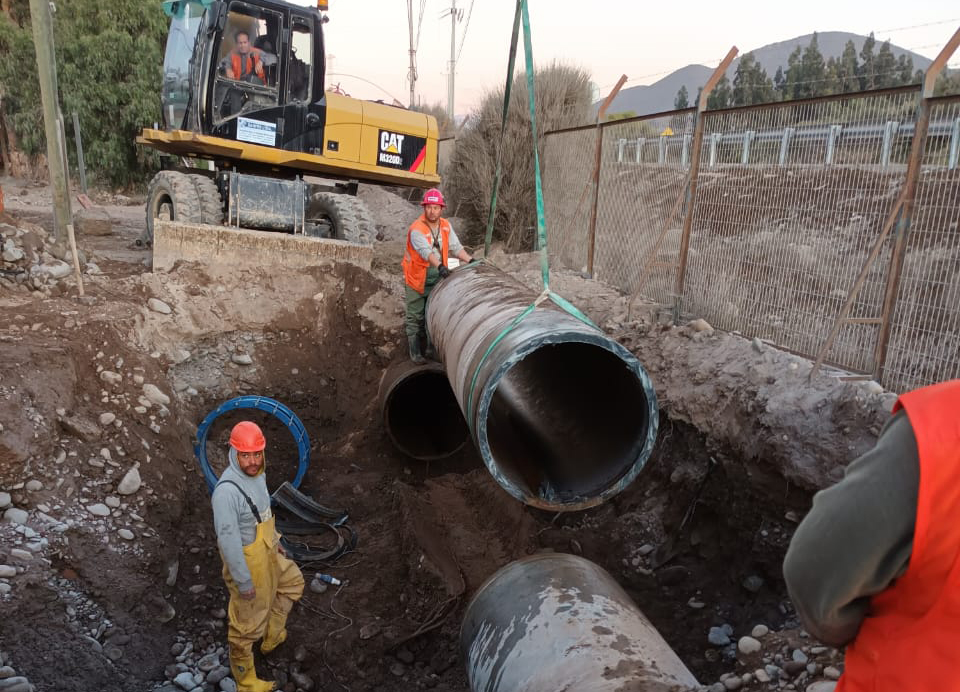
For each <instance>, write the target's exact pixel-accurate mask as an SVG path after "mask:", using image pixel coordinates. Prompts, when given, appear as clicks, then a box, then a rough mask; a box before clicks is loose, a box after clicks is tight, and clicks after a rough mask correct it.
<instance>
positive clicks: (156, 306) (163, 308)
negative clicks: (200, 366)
mask: <svg viewBox="0 0 960 692" xmlns="http://www.w3.org/2000/svg"><path fill="white" fill-rule="evenodd" d="M147 307H148V308H150V309H151V310H153V311H154V312H159V313H160V314H161V315H169V314H170V313H171V312H173V310H172V309H171V308H170V306H169V305H167V304H166V303H164V302H163V301H162V300H160V299H159V298H151V299H150V300H148V301H147ZM191 689H192V688H191Z"/></svg>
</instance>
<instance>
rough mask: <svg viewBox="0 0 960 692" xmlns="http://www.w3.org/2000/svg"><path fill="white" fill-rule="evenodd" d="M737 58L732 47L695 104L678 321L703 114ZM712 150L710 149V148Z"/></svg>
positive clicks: (676, 308) (677, 312)
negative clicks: (709, 99)
mask: <svg viewBox="0 0 960 692" xmlns="http://www.w3.org/2000/svg"><path fill="white" fill-rule="evenodd" d="M736 56H737V47H736V46H733V47H732V48H730V50H729V51H728V52H727V55H726V57H725V58H724V59H723V60H722V61H721V62H720V64H719V65H718V66H717V69H716V70H714V71H713V74H712V75H710V79H708V80H707V83H706V84H705V85H704V87H703V91H701V92H700V101H699V103H697V115H696V122H695V124H694V127H693V157H692V160H691V162H690V181H689V183H688V184H687V195H686V196H687V212H686V214H684V217H683V233H682V234H681V236H680V266H679V267H678V268H677V280H676V283H675V285H674V291H673V293H674V296H673V319H674V321H679V320H680V304H681V301H682V299H683V281H684V278H685V276H686V273H687V254H688V252H689V250H690V228H691V227H692V225H693V208H694V206H695V202H696V200H697V176H698V175H699V173H700V150H701V149H702V148H703V114H704V113H705V112H706V110H707V97H708V96H710V92H711V91H713V88H714V87H715V86H716V85H717V82H719V81H720V78H721V77H723V76H724V75H725V74H726V73H727V68H728V67H730V63H731V62H733V59H734V58H735V57H736ZM711 149H712V147H711Z"/></svg>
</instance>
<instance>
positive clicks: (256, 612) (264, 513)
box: [212, 421, 303, 692]
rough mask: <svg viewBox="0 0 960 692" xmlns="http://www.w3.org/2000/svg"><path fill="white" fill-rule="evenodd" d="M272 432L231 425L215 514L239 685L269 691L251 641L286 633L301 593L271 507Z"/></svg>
mask: <svg viewBox="0 0 960 692" xmlns="http://www.w3.org/2000/svg"><path fill="white" fill-rule="evenodd" d="M266 446H267V441H266V438H264V436H263V432H262V431H261V430H260V427H259V426H258V425H257V424H256V423H253V422H251V421H241V422H240V423H237V424H236V425H235V426H234V427H233V430H232V431H231V432H230V452H229V458H230V463H229V465H228V466H227V468H226V469H225V470H224V471H223V473H222V474H221V475H220V480H219V481H218V482H217V485H216V487H214V489H213V499H212V504H213V522H214V527H215V528H216V532H217V544H218V546H219V547H220V557H221V558H222V560H223V580H224V582H226V585H227V591H228V592H229V594H230V604H229V606H228V613H229V623H228V627H227V643H228V645H229V649H230V670H231V672H232V673H233V677H234V680H235V681H236V683H237V690H238V692H267V691H268V690H273V689H275V688H276V686H275V684H274V683H273V682H269V681H266V680H261V679H260V678H258V677H257V672H256V670H254V665H253V645H254V643H256V641H257V640H258V639H261V638H262V639H263V641H262V642H261V644H260V651H262V652H263V653H264V654H268V653H270V652H271V651H273V650H274V649H276V648H277V647H278V646H280V645H281V644H282V643H283V642H284V641H285V640H286V638H287V629H286V626H287V615H288V614H289V613H290V609H291V608H292V607H293V604H294V602H295V601H298V600H299V599H300V596H301V595H302V594H303V575H302V574H301V573H300V568H299V567H297V565H296V564H295V563H294V562H292V561H291V560H288V559H287V558H286V556H285V555H284V551H283V546H281V545H280V534H278V533H277V530H276V527H275V526H274V517H273V514H272V512H271V511H270V493H269V491H268V490H267V479H266V476H265V475H264V471H265V468H266V459H265V456H264V449H265V448H266Z"/></svg>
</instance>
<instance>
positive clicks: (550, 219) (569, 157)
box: [543, 127, 600, 271]
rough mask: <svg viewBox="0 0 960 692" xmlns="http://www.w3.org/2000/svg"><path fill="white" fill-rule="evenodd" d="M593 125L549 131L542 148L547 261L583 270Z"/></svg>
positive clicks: (593, 151)
mask: <svg viewBox="0 0 960 692" xmlns="http://www.w3.org/2000/svg"><path fill="white" fill-rule="evenodd" d="M599 136H600V130H599V128H597V127H587V128H577V129H573V130H566V131H560V132H556V133H551V134H550V136H549V137H547V138H546V143H545V146H544V150H543V170H544V171H550V175H544V176H543V196H544V199H545V200H550V201H549V203H545V206H544V213H545V214H546V224H547V248H548V251H549V253H550V261H551V262H556V263H559V264H561V265H563V266H565V267H567V268H569V269H576V270H577V271H584V270H586V268H587V259H588V258H587V255H588V253H589V248H590V236H589V234H590V217H591V209H592V206H591V205H592V204H593V199H594V194H595V190H596V185H595V182H594V161H595V160H596V155H597V138H598V137H599Z"/></svg>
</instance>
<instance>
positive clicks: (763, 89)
mask: <svg viewBox="0 0 960 692" xmlns="http://www.w3.org/2000/svg"><path fill="white" fill-rule="evenodd" d="M774 100H776V99H775V93H774V90H773V82H771V81H770V78H769V77H768V76H767V71H766V70H765V69H763V66H762V65H761V64H760V63H758V62H757V60H756V58H754V56H753V53H747V54H746V55H744V56H743V57H742V58H741V59H740V61H739V62H738V63H737V71H736V74H734V77H733V90H732V92H731V101H732V105H734V106H749V105H751V104H754V103H768V102H770V101H774Z"/></svg>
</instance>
